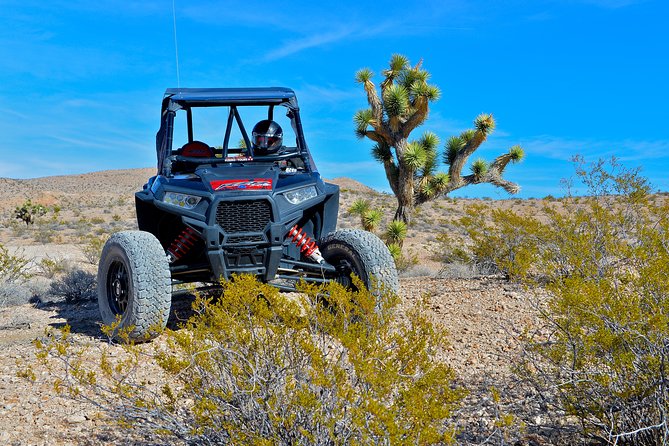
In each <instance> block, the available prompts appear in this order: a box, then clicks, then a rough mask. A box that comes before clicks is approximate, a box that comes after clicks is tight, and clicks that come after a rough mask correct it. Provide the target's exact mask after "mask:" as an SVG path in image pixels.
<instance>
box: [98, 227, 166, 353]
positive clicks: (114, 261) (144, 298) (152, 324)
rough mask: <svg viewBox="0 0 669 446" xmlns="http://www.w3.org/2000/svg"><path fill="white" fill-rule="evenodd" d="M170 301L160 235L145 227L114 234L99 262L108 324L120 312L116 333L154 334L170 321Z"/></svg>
mask: <svg viewBox="0 0 669 446" xmlns="http://www.w3.org/2000/svg"><path fill="white" fill-rule="evenodd" d="M171 303H172V280H171V276H170V268H169V263H168V261H167V256H166V255H165V251H164V250H163V247H162V246H161V244H160V242H159V241H158V239H157V238H156V237H154V236H153V234H150V233H148V232H143V231H123V232H117V233H116V234H113V235H112V236H111V237H110V238H109V240H107V243H106V244H105V246H104V248H103V250H102V256H101V257H100V264H99V266H98V306H99V308H100V315H101V316H102V322H103V323H104V324H105V325H111V324H113V323H115V322H116V320H117V318H118V317H119V316H120V323H119V325H118V327H116V328H115V330H114V337H115V338H117V339H122V338H124V336H120V335H119V333H123V332H127V334H128V338H129V340H131V341H148V340H150V339H153V338H155V337H156V336H158V335H159V334H160V332H161V331H162V330H163V329H164V328H165V326H166V325H167V318H168V317H169V314H170V306H171Z"/></svg>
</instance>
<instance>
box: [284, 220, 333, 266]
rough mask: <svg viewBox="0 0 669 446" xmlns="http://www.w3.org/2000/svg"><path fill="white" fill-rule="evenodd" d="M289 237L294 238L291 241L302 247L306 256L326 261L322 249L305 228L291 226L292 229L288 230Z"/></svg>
mask: <svg viewBox="0 0 669 446" xmlns="http://www.w3.org/2000/svg"><path fill="white" fill-rule="evenodd" d="M288 237H292V238H293V240H291V241H292V242H293V243H294V244H295V246H297V247H298V248H300V252H302V253H303V254H304V255H305V256H307V257H309V258H310V259H311V260H313V261H314V262H316V263H323V262H324V259H323V255H322V254H321V250H320V249H318V246H317V245H316V242H315V241H313V240H312V239H311V237H309V236H308V235H307V233H306V232H304V230H303V229H301V228H299V227H298V226H297V225H295V226H293V227H292V228H290V231H288Z"/></svg>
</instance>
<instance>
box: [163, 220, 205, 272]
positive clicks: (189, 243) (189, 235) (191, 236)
mask: <svg viewBox="0 0 669 446" xmlns="http://www.w3.org/2000/svg"><path fill="white" fill-rule="evenodd" d="M198 238H199V234H198V233H197V232H196V231H195V230H194V229H193V228H190V227H188V226H186V228H185V229H184V230H183V231H181V234H179V236H178V237H177V238H175V239H174V241H173V242H172V244H171V245H170V247H169V248H167V257H168V259H169V261H170V263H172V262H176V261H177V260H179V259H180V258H182V257H183V256H185V255H186V254H187V253H188V251H190V250H191V248H192V247H193V246H194V245H195V243H197V239H198Z"/></svg>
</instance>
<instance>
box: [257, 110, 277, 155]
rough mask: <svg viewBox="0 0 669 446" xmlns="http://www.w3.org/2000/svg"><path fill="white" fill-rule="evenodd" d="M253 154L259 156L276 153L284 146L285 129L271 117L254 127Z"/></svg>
mask: <svg viewBox="0 0 669 446" xmlns="http://www.w3.org/2000/svg"><path fill="white" fill-rule="evenodd" d="M252 135H253V138H252V143H253V154H254V155H259V156H265V155H274V154H276V153H278V152H279V150H280V149H281V147H282V146H283V130H282V129H281V126H280V125H279V124H277V123H276V122H274V121H272V120H270V119H264V120H262V121H260V122H258V123H257V124H256V125H255V126H254V127H253V132H252Z"/></svg>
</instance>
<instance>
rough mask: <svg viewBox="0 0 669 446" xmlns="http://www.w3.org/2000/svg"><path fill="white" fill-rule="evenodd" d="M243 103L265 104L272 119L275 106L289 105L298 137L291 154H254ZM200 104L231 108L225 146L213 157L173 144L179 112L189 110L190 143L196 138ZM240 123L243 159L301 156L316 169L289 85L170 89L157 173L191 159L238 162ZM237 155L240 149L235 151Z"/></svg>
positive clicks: (158, 146)
mask: <svg viewBox="0 0 669 446" xmlns="http://www.w3.org/2000/svg"><path fill="white" fill-rule="evenodd" d="M240 106H266V107H267V119H273V117H274V109H275V107H276V106H282V107H285V108H287V112H286V116H287V117H288V118H289V119H290V124H291V127H292V128H293V131H294V132H295V136H296V147H295V148H291V149H293V150H290V151H289V152H288V153H280V154H275V155H266V156H262V157H260V156H255V154H254V153H253V145H252V144H251V141H250V139H249V135H248V132H247V130H246V127H245V126H244V123H243V121H242V119H241V117H240V114H239V111H238V107H240ZM197 107H229V112H228V118H227V122H226V129H225V137H224V140H223V146H222V149H218V150H215V155H216V156H215V157H214V158H200V157H197V158H196V157H186V156H182V155H180V154H179V153H178V152H177V151H175V150H174V149H173V147H172V144H173V135H174V118H175V116H176V113H177V112H178V111H181V110H184V111H185V112H186V121H187V132H188V142H192V141H193V108H197ZM234 124H237V126H238V128H239V130H240V132H241V134H242V138H243V140H244V145H245V146H246V147H245V148H243V149H242V150H244V151H245V153H243V156H242V157H241V158H238V159H243V161H245V162H252V161H254V160H257V161H260V162H269V163H271V162H276V161H281V160H284V159H288V158H295V157H300V158H301V159H302V161H303V163H304V166H305V167H306V168H307V169H308V171H312V172H314V171H316V167H315V164H314V162H313V159H312V157H311V155H310V153H309V150H308V147H307V144H306V141H305V138H304V132H303V129H302V122H301V120H300V113H299V107H298V105H297V98H296V96H295V92H294V91H293V90H291V89H289V88H282V87H271V88H241V89H240V88H235V89H229V88H212V89H203V88H181V89H178V88H177V89H168V90H166V92H165V96H164V98H163V102H162V112H161V123H160V129H159V130H158V133H157V134H156V151H157V158H158V166H157V168H158V174H162V175H166V176H170V175H171V165H172V164H173V163H175V162H188V163H193V164H212V165H213V164H216V165H218V164H222V163H232V162H237V161H235V160H234V159H231V158H229V155H230V153H229V148H230V147H229V144H230V136H231V134H232V131H233V125H234ZM235 152H236V153H235V155H236V156H237V157H238V156H239V155H240V154H239V152H238V150H236V151H235Z"/></svg>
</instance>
